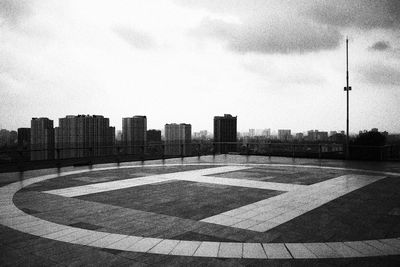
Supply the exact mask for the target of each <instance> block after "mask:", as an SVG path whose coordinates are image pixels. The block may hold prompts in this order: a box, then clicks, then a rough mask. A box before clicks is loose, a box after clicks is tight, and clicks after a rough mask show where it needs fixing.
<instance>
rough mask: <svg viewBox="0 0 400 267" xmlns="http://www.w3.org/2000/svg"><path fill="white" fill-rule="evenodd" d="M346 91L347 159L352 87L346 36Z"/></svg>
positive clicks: (348, 153)
mask: <svg viewBox="0 0 400 267" xmlns="http://www.w3.org/2000/svg"><path fill="white" fill-rule="evenodd" d="M344 90H345V91H346V98H347V117H346V159H348V158H349V156H350V151H349V91H350V90H351V87H350V86H349V39H348V38H347V37H346V87H345V88H344Z"/></svg>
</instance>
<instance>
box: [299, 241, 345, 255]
mask: <svg viewBox="0 0 400 267" xmlns="http://www.w3.org/2000/svg"><path fill="white" fill-rule="evenodd" d="M304 246H305V247H306V248H308V249H309V250H310V251H311V252H312V253H313V254H314V255H315V256H317V258H340V257H341V255H340V254H339V253H337V252H336V251H335V250H334V249H332V248H331V247H329V246H328V245H327V244H325V243H304Z"/></svg>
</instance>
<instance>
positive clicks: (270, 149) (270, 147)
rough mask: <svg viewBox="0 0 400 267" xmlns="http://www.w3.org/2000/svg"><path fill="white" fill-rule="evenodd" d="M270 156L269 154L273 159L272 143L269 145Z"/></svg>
mask: <svg viewBox="0 0 400 267" xmlns="http://www.w3.org/2000/svg"><path fill="white" fill-rule="evenodd" d="M268 152H269V153H268V154H269V157H271V156H272V144H271V142H270V143H268Z"/></svg>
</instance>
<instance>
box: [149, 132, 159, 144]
mask: <svg viewBox="0 0 400 267" xmlns="http://www.w3.org/2000/svg"><path fill="white" fill-rule="evenodd" d="M146 136H147V137H146V138H147V144H149V145H152V144H161V131H160V130H153V129H152V130H147V133H146Z"/></svg>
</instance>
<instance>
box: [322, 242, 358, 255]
mask: <svg viewBox="0 0 400 267" xmlns="http://www.w3.org/2000/svg"><path fill="white" fill-rule="evenodd" d="M326 244H327V245H328V246H329V247H331V248H332V249H334V250H335V251H336V252H337V253H338V254H339V255H341V256H342V257H345V258H355V257H362V256H363V254H361V253H360V252H358V251H357V250H355V249H353V248H351V247H349V246H346V245H345V244H344V243H343V242H329V243H326Z"/></svg>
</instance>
